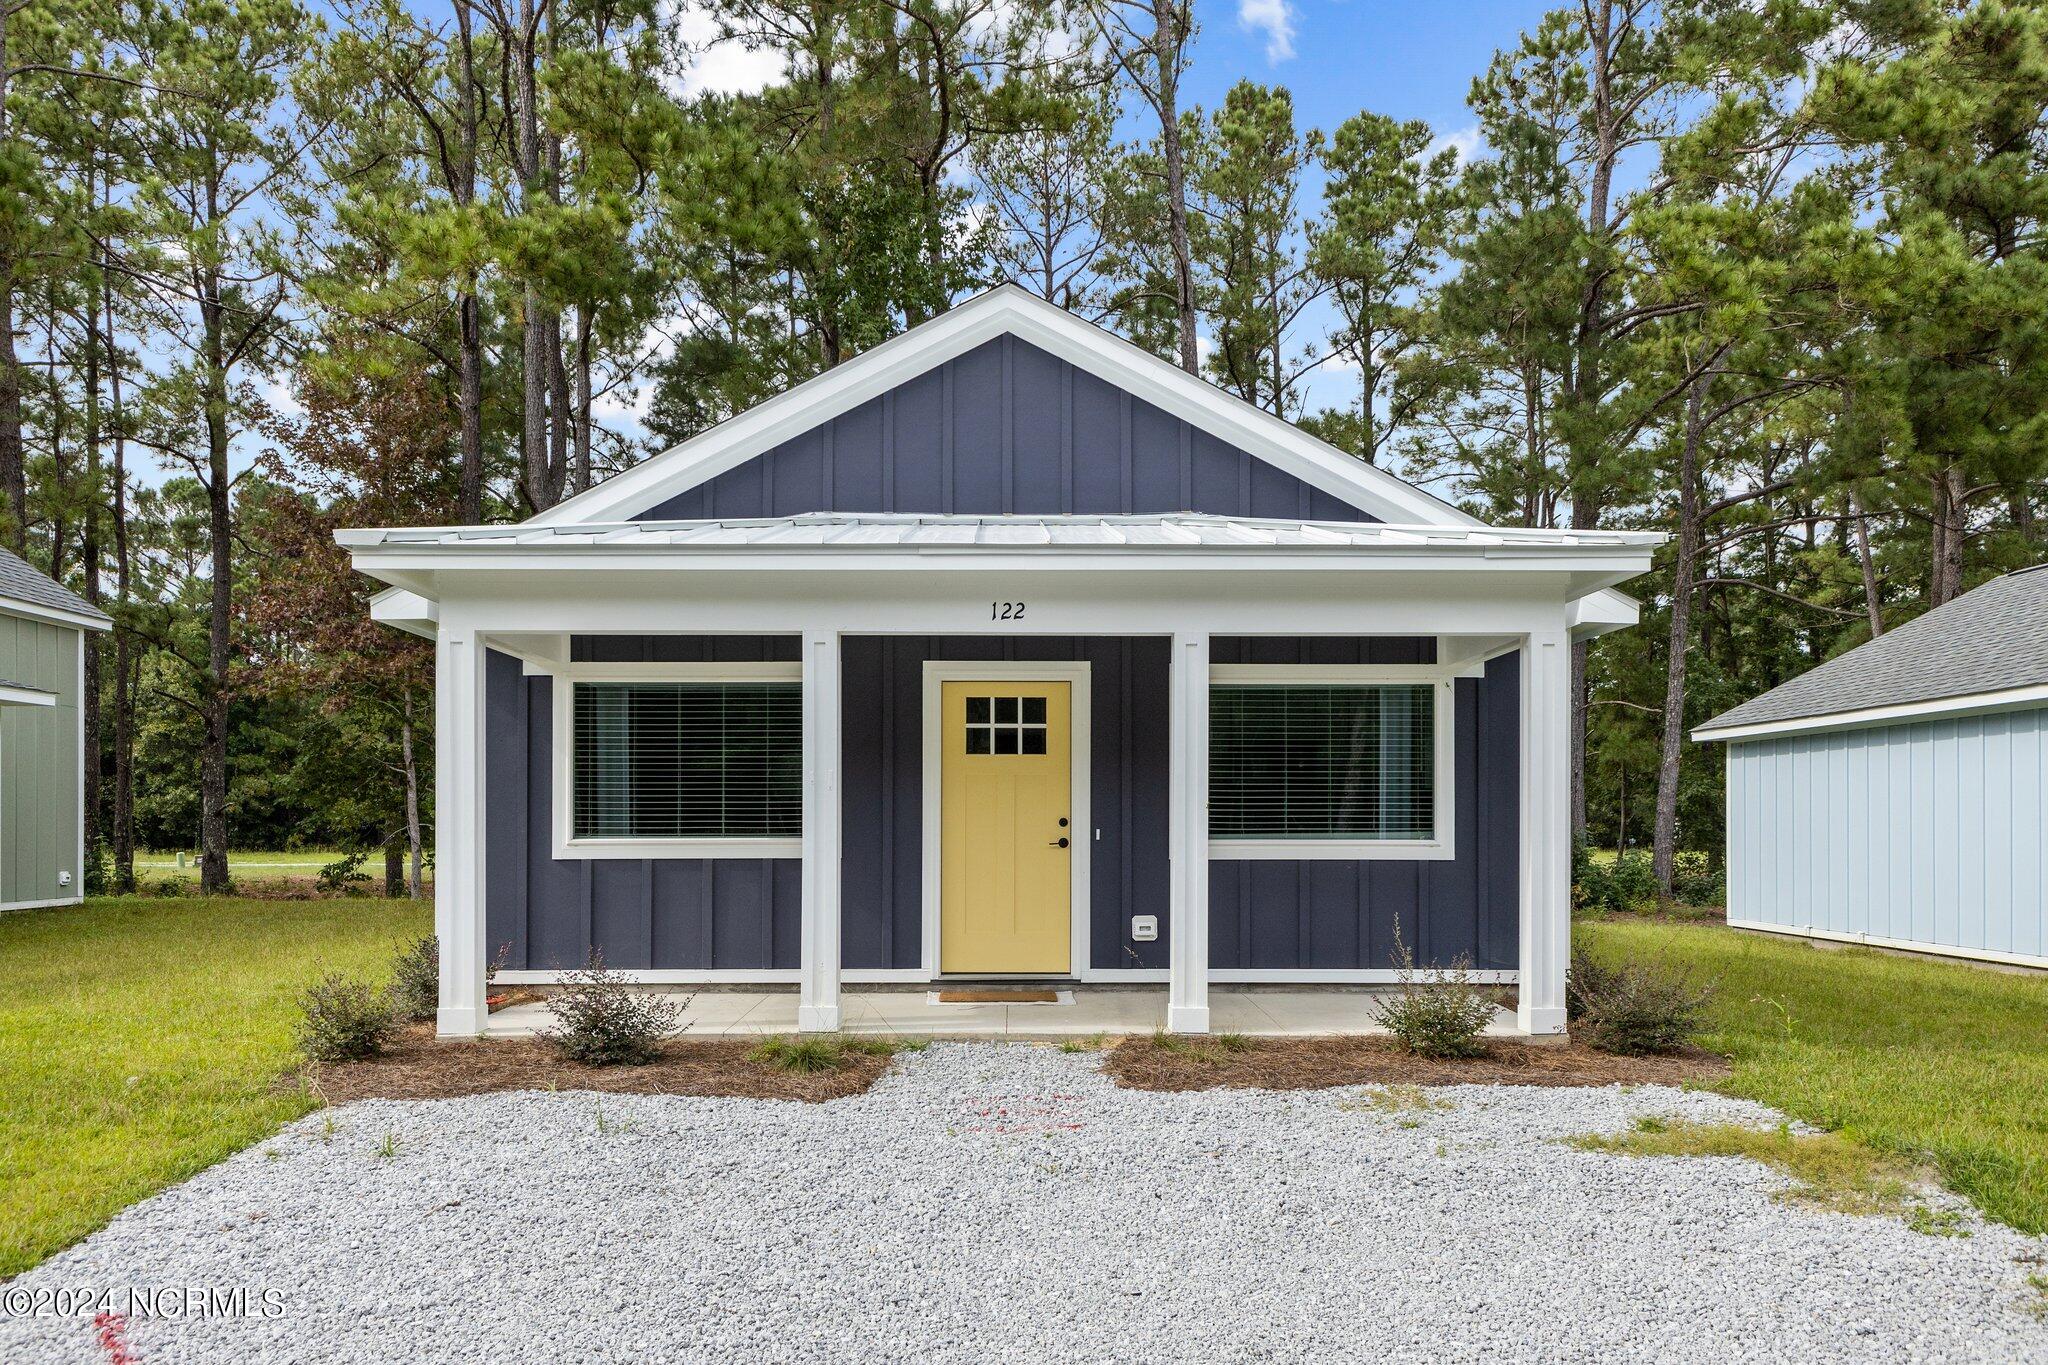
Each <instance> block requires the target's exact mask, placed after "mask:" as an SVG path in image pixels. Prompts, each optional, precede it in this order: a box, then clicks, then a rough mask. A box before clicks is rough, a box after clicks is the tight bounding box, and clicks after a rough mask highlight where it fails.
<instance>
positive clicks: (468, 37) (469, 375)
mask: <svg viewBox="0 0 2048 1365" xmlns="http://www.w3.org/2000/svg"><path fill="white" fill-rule="evenodd" d="M455 23H456V29H457V33H458V35H459V37H458V44H459V46H458V52H459V54H460V55H459V58H458V61H457V66H456V79H457V80H458V81H460V82H461V87H460V89H459V90H458V91H457V93H456V122H457V125H458V127H457V133H456V136H457V139H458V141H459V143H460V151H459V152H458V153H457V157H458V159H457V162H456V167H455V183H454V184H452V185H450V186H449V190H450V191H451V192H452V194H453V195H454V198H455V202H456V203H457V204H458V205H459V206H461V207H462V208H464V209H467V208H468V207H469V206H470V205H471V204H473V203H475V202H476V163H477V107H476V44H475V38H474V35H473V34H472V33H471V31H470V13H469V0H455ZM456 314H457V320H458V333H459V337H458V343H457V344H458V345H459V346H460V347H461V353H462V358H461V361H460V365H459V370H460V373H459V376H458V378H457V382H456V407H457V409H458V410H459V413H460V418H461V424H462V472H461V479H460V482H459V483H458V485H457V492H456V506H455V515H456V520H458V521H460V522H462V523H463V524H464V525H467V526H475V525H477V524H478V523H480V522H482V521H483V519H484V329H483V319H482V317H481V316H480V310H479V308H478V305H477V289H476V278H475V276H474V275H471V276H470V277H468V278H467V279H465V280H464V281H463V289H462V293H461V294H460V296H459V297H458V298H457V301H456Z"/></svg>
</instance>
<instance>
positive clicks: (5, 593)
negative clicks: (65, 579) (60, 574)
mask: <svg viewBox="0 0 2048 1365" xmlns="http://www.w3.org/2000/svg"><path fill="white" fill-rule="evenodd" d="M9 602H19V603H21V604H23V605H25V606H30V607H44V608H47V609H48V610H50V611H63V612H70V613H71V614H72V615H74V616H85V617H89V618H91V619H92V620H94V621H102V622H105V623H106V624H107V625H112V624H113V619H112V618H111V617H109V616H108V615H107V614H106V613H105V612H103V611H101V610H100V609H99V608H98V607H95V606H94V605H93V604H92V603H90V602H88V601H86V600H85V599H84V598H83V597H80V596H79V595H78V594H77V593H75V592H73V591H71V589H69V588H67V587H65V586H64V585H63V584H62V583H59V582H58V581H57V580H56V579H54V578H52V577H50V576H49V575H48V574H46V573H43V572H41V571H40V570H38V569H37V568H36V567H35V566H34V565H33V564H31V563H29V562H28V561H27V560H25V559H23V558H22V557H21V556H20V555H18V554H15V553H14V552H13V551H11V550H0V607H4V606H5V605H6V604H7V603H9Z"/></svg>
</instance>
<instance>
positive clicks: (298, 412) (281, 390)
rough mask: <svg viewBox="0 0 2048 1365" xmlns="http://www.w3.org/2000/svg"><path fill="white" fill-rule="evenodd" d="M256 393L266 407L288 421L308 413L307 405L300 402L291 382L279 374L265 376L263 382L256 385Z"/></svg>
mask: <svg viewBox="0 0 2048 1365" xmlns="http://www.w3.org/2000/svg"><path fill="white" fill-rule="evenodd" d="M256 394H257V396H258V397H259V398H261V399H262V400H263V403H264V405H265V406H266V407H268V408H269V409H270V410H271V411H272V412H274V413H276V414H277V415H278V416H279V417H282V418H284V419H285V420H286V421H292V420H294V419H297V418H300V417H304V416H305V415H306V408H305V405H304V404H302V403H300V402H299V396H298V394H296V393H294V392H293V391H292V386H291V385H290V384H289V383H287V382H286V381H285V380H284V379H282V378H280V377H279V376H277V375H274V374H267V375H265V376H263V380H262V382H261V383H259V384H258V385H257V386H256Z"/></svg>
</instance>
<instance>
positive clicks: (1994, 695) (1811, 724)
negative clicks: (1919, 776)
mask: <svg viewBox="0 0 2048 1365" xmlns="http://www.w3.org/2000/svg"><path fill="white" fill-rule="evenodd" d="M2036 706H2048V684H2039V685H2036V686H2032V687H2011V688H2007V689H2005V690H2004V691H2001V692H1972V693H1969V694H1967V695H1964V696H1960V697H1936V698H1934V699H1932V700H1930V701H1913V702H1901V703H1900V704H1898V705H1897V706H1870V707H1865V708H1864V709H1862V710H1860V711H1836V712H1833V713H1832V714H1829V715H1825V716H1796V717H1794V718H1792V719H1790V720H1767V721H1759V722H1757V723H1756V724H1754V725H1728V726H1721V727H1718V728H1716V727H1712V726H1706V725H1703V726H1701V727H1700V728H1698V729H1697V730H1694V731H1693V732H1692V737H1693V740H1694V741H1695V742H1696V743H1702V744H1712V743H1716V742H1719V741H1723V740H1740V739H1768V738H1771V737H1773V736H1777V735H1803V734H1817V733H1820V732H1823V731H1828V730H1863V729H1869V728H1871V727H1873V726H1879V725H1903V724H1908V723H1911V722H1913V721H1921V720H1954V719H1959V718H1961V717H1964V716H1988V715H1993V714H1995V713H1997V712H2000V711H2024V710H2028V709H2029V708H2032V707H2036Z"/></svg>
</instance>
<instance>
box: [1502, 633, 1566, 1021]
mask: <svg viewBox="0 0 2048 1365" xmlns="http://www.w3.org/2000/svg"><path fill="white" fill-rule="evenodd" d="M1570 692H1571V648H1570V646H1569V644H1568V643H1567V636H1566V634H1565V630H1564V626H1563V622H1562V621H1560V622H1559V623H1558V626H1557V627H1556V628H1555V629H1550V630H1542V631H1536V632H1532V633H1531V634H1530V635H1529V636H1528V637H1527V644H1526V647H1525V648H1524V649H1523V651H1522V717H1521V719H1522V765H1521V767H1522V781H1521V794H1522V803H1521V804H1522V809H1521V828H1522V857H1521V898H1520V899H1521V974H1520V979H1519V981H1518V983H1517V986H1518V1000H1519V1003H1518V1005H1517V1008H1516V1025H1517V1027H1519V1028H1520V1029H1521V1031H1522V1032H1524V1033H1526V1034H1530V1035H1532V1036H1533V1035H1537V1034H1549V1033H1563V1032H1564V1027H1565V1018H1564V974H1565V962H1566V959H1567V957H1568V956H1569V954H1570V951H1571V931H1572V922H1571V825H1570V820H1569V815H1568V811H1569V804H1570V800H1571V767H1570V741H1569V738H1568V736H1569V734H1570V705H1571V697H1570Z"/></svg>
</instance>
